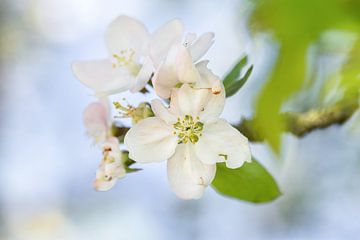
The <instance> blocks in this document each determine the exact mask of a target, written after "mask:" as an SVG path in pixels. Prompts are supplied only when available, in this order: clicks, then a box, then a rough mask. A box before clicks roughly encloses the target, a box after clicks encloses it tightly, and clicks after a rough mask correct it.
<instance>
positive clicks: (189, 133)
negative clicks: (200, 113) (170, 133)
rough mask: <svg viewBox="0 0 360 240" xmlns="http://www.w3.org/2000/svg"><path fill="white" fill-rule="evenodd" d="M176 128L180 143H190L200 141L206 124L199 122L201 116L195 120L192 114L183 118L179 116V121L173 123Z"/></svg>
mask: <svg viewBox="0 0 360 240" xmlns="http://www.w3.org/2000/svg"><path fill="white" fill-rule="evenodd" d="M173 127H174V129H175V131H174V135H177V136H178V143H179V144H180V143H188V142H191V143H193V144H195V143H197V142H198V141H199V137H201V135H202V134H201V131H202V130H203V127H204V124H203V123H202V122H199V117H197V118H196V119H195V120H194V119H193V117H192V116H190V115H185V117H184V118H183V119H180V118H178V121H177V122H176V123H174V124H173Z"/></svg>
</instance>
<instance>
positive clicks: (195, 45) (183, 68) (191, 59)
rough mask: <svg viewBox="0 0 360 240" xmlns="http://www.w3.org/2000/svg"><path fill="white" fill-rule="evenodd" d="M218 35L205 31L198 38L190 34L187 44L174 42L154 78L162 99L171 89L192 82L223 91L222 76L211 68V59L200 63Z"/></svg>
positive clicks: (155, 86) (198, 85) (194, 85)
mask: <svg viewBox="0 0 360 240" xmlns="http://www.w3.org/2000/svg"><path fill="white" fill-rule="evenodd" d="M213 38H214V34H213V33H210V32H209V33H205V34H203V35H201V36H200V37H199V39H198V40H196V41H195V40H194V39H196V35H195V34H188V35H187V37H186V40H185V43H184V44H174V45H173V46H172V47H171V49H170V50H169V53H168V55H167V57H166V59H165V60H164V61H163V62H162V63H161V64H160V66H159V67H158V69H157V70H156V72H155V75H154V77H153V78H152V82H153V86H154V89H155V92H156V93H157V94H158V95H159V96H160V97H162V98H164V99H166V98H169V97H170V92H171V89H172V88H174V87H175V86H177V85H178V84H182V83H189V84H192V87H194V88H199V89H203V88H208V89H212V91H213V93H215V94H218V93H219V92H220V91H221V83H220V79H219V77H217V76H216V75H214V74H213V73H212V72H211V71H210V70H209V69H208V68H207V64H208V61H206V60H205V61H201V62H198V63H197V64H194V63H196V62H197V61H198V60H199V59H200V58H201V57H202V56H203V55H204V54H205V53H206V52H207V50H208V49H209V48H210V47H211V45H212V43H213V41H214V40H213Z"/></svg>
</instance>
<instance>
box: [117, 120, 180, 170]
mask: <svg viewBox="0 0 360 240" xmlns="http://www.w3.org/2000/svg"><path fill="white" fill-rule="evenodd" d="M173 131H174V129H173V127H172V126H171V125H167V124H166V123H165V122H164V121H163V120H161V119H160V118H158V117H150V118H146V119H144V120H142V121H140V122H139V123H138V124H136V125H134V126H133V127H132V128H131V129H130V130H129V131H128V132H127V134H126V136H125V140H124V142H125V145H126V147H127V148H128V150H129V157H130V158H131V159H133V160H135V161H137V162H141V163H147V162H160V161H165V160H167V159H169V158H170V157H171V156H172V155H173V154H174V152H175V148H176V145H177V138H176V136H175V135H174V134H173Z"/></svg>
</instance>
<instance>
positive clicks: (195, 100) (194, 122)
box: [73, 16, 251, 199]
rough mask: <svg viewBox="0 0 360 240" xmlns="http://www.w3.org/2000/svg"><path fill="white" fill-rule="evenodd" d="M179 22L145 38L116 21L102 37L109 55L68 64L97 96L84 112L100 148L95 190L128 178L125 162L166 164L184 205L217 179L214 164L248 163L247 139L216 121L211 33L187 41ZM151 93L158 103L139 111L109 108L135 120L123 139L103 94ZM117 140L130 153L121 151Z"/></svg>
mask: <svg viewBox="0 0 360 240" xmlns="http://www.w3.org/2000/svg"><path fill="white" fill-rule="evenodd" d="M184 35H185V34H184V27H183V24H182V22H181V21H180V20H172V21H170V22H168V23H166V24H164V25H163V26H161V27H160V28H158V29H157V30H156V31H155V32H153V33H149V31H148V30H147V28H146V27H145V26H144V25H143V24H142V23H141V22H139V21H137V20H135V19H133V18H130V17H128V16H119V17H118V18H116V19H115V20H114V21H113V22H112V23H111V24H110V25H109V27H108V29H107V31H106V36H105V40H106V46H107V49H108V52H109V56H108V57H107V58H104V59H100V60H93V61H79V62H76V63H74V64H73V71H74V74H75V75H76V77H77V78H78V79H79V80H80V81H81V82H82V83H83V84H85V85H86V86H87V87H89V88H91V89H92V90H93V91H94V95H95V96H96V97H98V98H99V100H98V101H97V102H95V103H92V104H90V105H89V106H88V107H87V108H86V109H85V111H84V124H85V127H86V129H87V132H88V134H89V135H91V136H92V137H93V138H94V139H95V141H96V142H97V143H101V147H102V151H103V159H102V161H101V163H100V166H99V169H98V171H97V173H96V180H95V182H94V187H95V188H96V189H97V190H100V191H106V190H108V189H110V188H111V187H113V186H114V184H115V183H116V181H117V179H119V178H122V177H124V176H125V174H126V172H128V171H127V168H128V166H127V165H126V162H127V161H129V159H130V160H131V161H135V162H137V163H152V162H161V161H166V160H167V174H168V180H169V183H170V187H171V189H172V190H173V191H174V193H175V194H176V195H177V196H178V197H180V198H183V199H198V198H200V197H201V196H202V195H203V192H204V190H205V188H206V187H207V186H208V185H210V184H211V182H212V181H213V179H214V178H215V173H216V164H217V163H219V162H224V163H225V164H226V166H227V167H228V168H239V167H241V166H242V165H243V163H244V162H250V161H251V153H250V148H249V144H248V140H247V138H246V137H244V136H243V135H242V134H241V133H240V132H239V131H238V130H237V129H235V128H234V127H232V126H231V125H230V124H229V123H228V122H227V121H226V120H224V119H222V118H220V114H221V113H222V111H223V108H224V104H225V99H226V95H225V89H224V86H223V83H222V81H221V80H220V78H219V77H218V76H217V75H215V74H214V73H213V72H212V71H211V70H210V69H209V68H208V62H209V61H208V60H201V58H202V57H203V56H204V55H205V53H206V52H207V51H208V49H209V48H210V47H211V46H212V45H213V43H214V37H215V35H214V33H211V32H207V33H204V34H202V35H200V36H198V35H196V34H194V33H188V34H186V35H185V36H184ZM146 88H148V89H149V88H153V90H154V92H155V93H156V95H157V96H158V97H159V98H156V99H152V100H151V101H150V103H143V104H140V105H139V106H138V107H133V106H131V105H129V106H128V107H124V106H122V105H121V104H120V103H119V102H115V103H114V107H115V109H118V110H120V111H121V112H122V113H123V116H125V117H130V118H132V123H133V124H132V127H131V128H130V129H129V130H128V131H127V132H126V135H125V137H124V138H119V137H118V136H116V134H114V132H113V131H112V122H113V121H114V117H112V116H111V114H110V113H111V111H110V110H111V109H110V104H109V100H108V96H110V95H114V94H119V93H121V92H124V91H128V90H129V91H131V92H132V93H136V92H139V91H142V90H143V89H146ZM122 141H123V143H124V145H125V148H126V149H127V151H128V154H127V152H125V151H121V150H120V146H121V144H122Z"/></svg>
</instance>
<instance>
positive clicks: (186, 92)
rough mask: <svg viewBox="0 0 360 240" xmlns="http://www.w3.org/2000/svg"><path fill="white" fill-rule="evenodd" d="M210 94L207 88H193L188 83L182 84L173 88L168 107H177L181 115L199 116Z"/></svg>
mask: <svg viewBox="0 0 360 240" xmlns="http://www.w3.org/2000/svg"><path fill="white" fill-rule="evenodd" d="M210 94H211V92H210V91H209V90H206V89H200V90H199V89H193V88H191V87H190V86H189V84H183V85H182V86H181V87H180V88H179V89H173V91H172V96H171V101H170V104H171V105H170V108H172V109H174V108H175V109H179V110H180V112H181V113H182V114H181V115H191V116H193V117H196V116H199V115H200V112H201V111H203V110H204V107H205V105H206V103H207V100H208V97H209V95H210ZM172 102H173V103H172Z"/></svg>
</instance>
